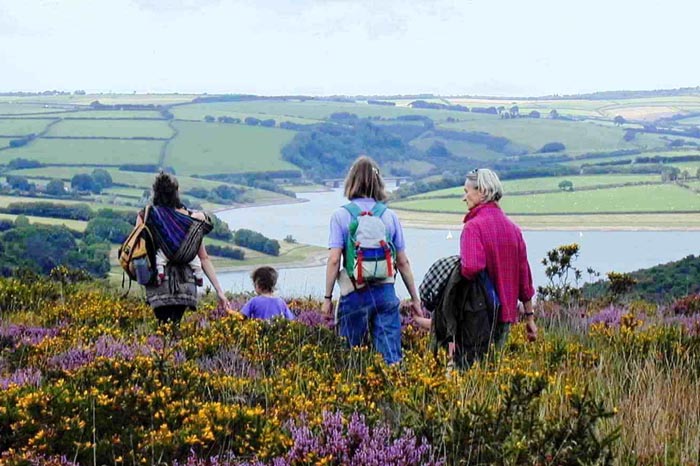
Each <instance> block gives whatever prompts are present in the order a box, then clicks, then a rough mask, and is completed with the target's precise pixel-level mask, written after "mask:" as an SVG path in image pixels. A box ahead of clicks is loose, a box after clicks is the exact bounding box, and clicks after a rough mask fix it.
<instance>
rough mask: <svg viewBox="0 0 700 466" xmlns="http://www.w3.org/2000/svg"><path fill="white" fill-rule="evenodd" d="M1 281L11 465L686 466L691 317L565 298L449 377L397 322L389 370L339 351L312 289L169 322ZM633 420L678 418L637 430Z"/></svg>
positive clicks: (85, 294)
mask: <svg viewBox="0 0 700 466" xmlns="http://www.w3.org/2000/svg"><path fill="white" fill-rule="evenodd" d="M13 286H14V285H12V284H11V283H10V282H7V281H3V279H0V295H1V294H2V292H4V293H6V294H7V296H14V297H13V298H12V299H14V300H15V301H13V303H14V304H13V306H14V307H13V308H12V310H7V308H4V310H3V324H2V325H1V326H0V327H1V328H0V332H1V333H0V451H2V452H5V453H4V454H3V456H2V457H0V463H2V464H7V465H8V466H20V465H21V466H27V465H37V466H38V465H49V466H54V465H55V466H72V465H71V463H70V461H69V460H66V458H68V459H70V460H71V461H73V460H74V461H75V462H76V464H81V465H92V464H151V463H158V464H163V465H168V464H177V465H185V464H187V465H189V466H291V465H294V466H302V465H304V466H306V465H317V464H318V465H321V464H324V465H334V466H340V465H345V464H350V465H352V464H357V465H359V464H362V466H371V465H375V464H376V465H391V464H396V465H412V464H415V465H417V464H439V463H444V464H446V465H460V466H461V465H469V464H543V465H545V464H575V463H577V462H580V463H582V464H607V463H606V462H605V461H606V459H609V456H610V455H611V452H618V451H621V452H626V453H624V454H625V455H627V456H624V457H623V458H622V459H621V460H620V464H628V463H629V464H641V463H643V462H645V464H657V463H661V462H663V461H666V463H667V464H694V462H695V461H696V459H697V458H698V454H699V452H698V450H699V449H700V448H699V447H698V444H697V442H696V440H697V436H696V435H695V434H696V433H697V432H698V431H700V397H695V398H694V397H693V395H692V394H696V393H700V382H699V381H698V377H697V359H698V358H697V348H698V344H700V334H699V333H698V328H699V326H698V320H697V318H696V317H697V315H698V314H695V315H694V316H690V317H688V316H684V315H682V314H679V315H675V313H674V314H673V315H668V316H666V320H665V321H664V320H663V317H664V316H663V315H661V313H658V312H646V311H644V310H641V309H640V310H637V309H636V308H632V307H628V308H622V307H619V306H617V307H609V308H606V309H604V310H602V311H601V312H599V313H598V314H596V315H593V316H592V317H590V318H588V317H586V316H585V312H582V310H581V309H577V308H573V309H572V310H571V313H570V315H567V317H566V319H558V320H557V319H552V320H553V322H551V323H549V322H548V325H546V326H545V325H543V326H542V327H541V332H540V337H539V339H538V340H537V341H535V342H528V341H527V338H526V332H525V329H524V325H523V324H514V325H513V326H512V328H511V331H510V335H509V337H508V341H507V343H506V344H505V345H504V346H503V347H502V348H501V349H500V350H499V351H496V352H494V353H493V354H492V355H490V356H489V357H488V358H484V359H483V360H482V361H479V362H478V363H476V364H474V366H472V367H471V368H470V369H469V370H468V371H464V372H449V373H447V372H446V370H445V369H446V368H445V363H444V361H446V359H447V356H446V353H445V351H444V350H440V351H439V352H438V353H437V357H435V356H434V354H433V352H432V351H431V349H430V347H429V338H430V337H429V335H428V334H427V333H426V332H422V331H418V330H416V329H415V328H414V327H413V326H412V325H411V322H410V319H404V322H403V326H402V344H403V350H404V352H403V354H404V359H403V361H402V363H401V364H399V365H396V366H387V365H386V364H384V362H383V360H382V358H381V356H380V355H378V354H377V353H376V352H375V351H374V350H373V349H372V348H371V346H370V345H368V346H361V347H357V348H352V349H350V348H348V346H347V342H346V341H345V340H344V339H342V338H340V337H339V336H338V335H337V332H335V331H334V328H333V326H332V317H331V316H326V315H322V314H320V308H321V303H320V302H319V301H317V300H313V299H291V300H289V301H288V303H289V305H290V308H291V309H292V310H293V311H294V312H295V314H296V315H297V316H298V318H297V320H296V321H294V322H290V321H286V320H284V319H276V320H273V321H269V322H268V321H260V320H256V319H243V318H241V316H240V314H239V313H236V312H225V311H217V310H215V309H214V306H215V304H214V302H213V297H212V296H210V297H208V298H206V299H204V302H203V304H201V305H200V306H199V310H198V311H196V312H188V313H187V314H186V315H185V318H184V320H183V321H182V322H181V324H180V325H179V327H177V328H173V327H172V326H170V327H167V326H160V325H159V324H158V323H157V321H156V319H155V318H154V316H153V312H152V310H150V309H149V308H147V307H146V306H145V305H144V304H143V303H142V302H141V301H139V300H136V299H134V300H129V299H120V298H119V297H117V296H116V295H115V294H113V293H111V292H105V291H101V290H100V289H99V287H96V286H91V285H90V284H88V285H83V284H75V285H71V287H73V288H72V289H71V290H69V291H67V292H65V293H64V295H63V296H62V297H60V299H58V298H57V299H55V300H49V301H44V302H43V304H42V305H37V302H38V301H36V300H34V301H32V302H31V303H30V305H27V306H26V307H22V305H21V301H17V300H16V299H15V297H16V296H19V295H18V294H17V292H16V291H13V290H12V287H13ZM23 286H24V288H22V292H21V295H22V296H24V295H26V296H34V295H41V296H45V294H43V292H42V291H41V290H38V291H37V290H34V289H33V288H32V287H31V285H26V284H25V285H23ZM37 286H39V285H38V284H37ZM3 290H4V291H3ZM0 298H1V296H0ZM28 299H29V298H28ZM246 300H247V297H245V298H243V297H240V298H239V299H238V300H233V301H232V302H231V304H230V306H229V307H230V308H231V309H233V310H234V311H235V310H236V309H240V307H242V305H243V304H244V303H245V301H246ZM541 311H542V310H541V309H537V311H536V313H537V315H538V316H541V315H542V312H541ZM669 314H670V311H669ZM638 315H639V316H644V318H645V322H643V324H642V323H641V321H640V320H639V319H638V317H637V316H638ZM574 319H577V320H576V321H577V322H579V323H580V325H577V326H572V325H570V323H571V322H570V321H573V320H574ZM654 319H656V320H654ZM29 322H31V325H32V326H30V325H28V323H29ZM560 322H562V323H563V324H565V325H560ZM670 324H673V325H670ZM657 375H661V376H662V377H658V376H657ZM640 377H642V378H643V377H647V378H648V380H650V381H654V380H657V379H658V380H659V382H658V383H657V382H654V383H656V384H657V385H658V384H663V389H660V388H658V387H657V385H653V384H652V385H648V384H640V383H638V380H639V379H640ZM668 380H672V381H674V382H673V384H675V385H673V384H671V383H668ZM672 385H673V386H672ZM619 387H624V388H625V389H624V390H621V389H620V388H619ZM667 387H668V388H669V390H670V389H673V390H674V391H673V393H675V395H673V396H666V391H665V390H666V388H667ZM630 393H633V394H634V395H630ZM686 394H687V395H686ZM694 400H697V401H694ZM673 403H675V404H673ZM618 407H619V408H620V409H619V411H617V410H616V408H618ZM615 413H616V414H615ZM621 419H631V420H633V421H632V422H625V423H621ZM638 419H642V420H643V419H660V420H662V421H663V422H666V423H667V424H668V425H669V426H673V428H670V427H669V428H667V429H666V430H665V431H664V430H663V429H661V428H659V429H657V428H656V426H655V428H654V429H652V431H650V432H651V433H649V434H645V431H644V430H643V429H644V426H645V425H651V424H650V423H648V422H638V421H637V420H638ZM678 426H679V427H678ZM676 427H678V428H676ZM618 428H619V429H621V432H622V435H621V438H622V440H620V441H619V442H616V441H615V440H614V435H613V436H611V433H615V432H616V431H617V429H618ZM412 432H413V433H415V434H413V433H412ZM678 432H680V433H678ZM424 438H425V439H428V441H425V440H423V439H424ZM642 450H643V451H644V456H643V457H642V456H641V455H640V454H638V453H637V452H640V451H642ZM39 452H40V453H41V456H40V455H39ZM64 455H65V456H64ZM479 458H481V460H484V461H481V463H479V461H480V460H479ZM431 462H432V463H431Z"/></svg>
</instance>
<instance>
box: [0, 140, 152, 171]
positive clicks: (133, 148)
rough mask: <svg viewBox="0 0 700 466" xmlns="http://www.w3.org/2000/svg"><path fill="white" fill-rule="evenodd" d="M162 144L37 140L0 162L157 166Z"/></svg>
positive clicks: (4, 156) (7, 155)
mask: <svg viewBox="0 0 700 466" xmlns="http://www.w3.org/2000/svg"><path fill="white" fill-rule="evenodd" d="M162 145H163V141H128V140H122V141H118V140H99V139H38V140H35V141H32V142H31V143H30V144H28V145H26V146H23V147H19V148H16V149H11V150H8V151H5V152H4V153H3V154H0V160H4V161H9V160H11V159H14V158H20V157H21V158H25V159H32V160H36V161H38V162H43V163H59V164H69V165H78V164H97V165H102V164H104V165H121V164H125V163H137V164H148V163H151V164H156V163H158V159H159V157H160V150H161V147H162Z"/></svg>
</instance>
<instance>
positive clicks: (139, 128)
mask: <svg viewBox="0 0 700 466" xmlns="http://www.w3.org/2000/svg"><path fill="white" fill-rule="evenodd" d="M172 135H173V130H172V129H171V128H170V127H169V126H168V123H167V122H166V121H164V120H163V121H150V120H111V121H104V120H62V121H60V122H59V123H57V124H55V125H53V126H52V127H51V129H50V130H49V132H48V134H47V136H73V137H112V138H133V137H151V138H170V137H172ZM144 163H146V162H144Z"/></svg>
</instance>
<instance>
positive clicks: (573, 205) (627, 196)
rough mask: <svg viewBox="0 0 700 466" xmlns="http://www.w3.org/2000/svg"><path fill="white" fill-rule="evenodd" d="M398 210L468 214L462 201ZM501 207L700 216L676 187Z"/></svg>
mask: <svg viewBox="0 0 700 466" xmlns="http://www.w3.org/2000/svg"><path fill="white" fill-rule="evenodd" d="M391 206H392V207H393V208H396V209H402V208H403V209H409V210H425V211H432V212H454V213H460V212H464V210H465V206H464V203H463V202H462V201H461V200H459V199H456V198H454V199H420V200H408V201H401V202H395V203H392V204H391ZM501 206H502V207H503V210H505V211H506V212H507V213H508V214H513V215H517V214H574V213H586V214H595V213H604V212H620V213H622V212H633V213H642V212H669V213H672V212H674V211H676V212H678V211H698V212H700V195H698V194H694V193H692V192H691V191H689V190H687V189H684V188H681V187H679V186H676V185H668V184H666V185H659V186H631V187H624V188H613V189H597V190H593V191H574V192H571V193H569V192H566V193H565V192H561V193H551V194H533V195H530V196H510V197H509V196H505V197H504V198H503V200H502V201H501Z"/></svg>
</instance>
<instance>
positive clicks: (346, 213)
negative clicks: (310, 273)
mask: <svg viewBox="0 0 700 466" xmlns="http://www.w3.org/2000/svg"><path fill="white" fill-rule="evenodd" d="M345 197H346V198H347V199H348V201H350V203H349V204H347V205H345V206H343V207H341V208H339V209H338V210H336V211H335V212H334V213H333V216H332V217H331V221H330V235H329V240H328V248H329V254H328V263H327V266H326V288H325V293H326V294H325V296H324V301H323V308H322V309H323V312H325V313H327V314H329V313H330V312H331V308H332V301H333V289H334V287H335V283H336V281H337V282H338V284H339V288H340V302H339V304H338V310H337V320H338V327H339V331H340V335H341V336H343V337H345V338H347V340H348V343H349V344H350V345H351V346H358V345H362V344H364V343H365V340H366V339H367V337H368V335H370V334H371V338H372V340H371V341H372V343H373V345H374V348H375V349H376V350H377V351H379V352H380V353H381V354H382V356H383V357H384V360H385V361H386V362H387V363H388V364H394V363H397V362H399V361H401V317H400V314H399V299H398V297H397V296H396V292H395V290H394V278H395V274H394V270H396V271H398V272H399V273H400V274H401V278H402V280H403V282H404V284H405V285H406V288H407V289H408V292H409V294H410V295H411V305H412V306H413V307H414V308H416V309H417V310H419V309H420V305H421V304H420V298H419V296H418V293H417V292H416V286H415V282H414V279H413V272H412V271H411V265H410V262H409V260H408V256H407V255H406V243H405V240H404V235H403V229H402V228H401V223H400V222H399V219H398V217H397V216H396V214H395V213H394V212H393V211H392V210H391V209H388V208H386V206H385V205H384V204H383V203H384V201H386V200H387V194H386V191H385V188H384V181H383V180H382V177H381V175H380V173H379V168H378V167H377V164H376V163H375V162H374V160H372V159H371V158H369V157H367V156H361V157H359V158H358V159H357V160H356V161H355V163H353V165H352V167H351V168H350V171H349V172H348V175H347V178H346V179H345ZM353 211H354V212H355V214H353ZM373 213H375V214H376V216H377V217H379V219H380V220H381V223H383V228H381V227H382V225H381V224H379V228H380V230H383V232H385V233H386V236H387V240H388V241H387V243H389V244H390V246H391V248H392V249H393V251H392V257H391V259H389V258H387V260H388V261H389V262H394V260H395V263H393V264H386V266H387V268H388V270H389V271H391V273H388V274H387V276H386V277H385V278H383V279H381V280H367V281H364V280H362V272H361V271H360V269H361V268H359V269H358V270H357V272H355V273H353V270H352V269H353V264H352V262H353V261H354V260H356V259H357V257H362V251H359V249H358V250H357V251H355V245H354V244H351V243H352V242H351V243H349V242H348V238H349V237H350V235H351V234H352V233H351V228H357V218H358V214H359V215H361V216H372V215H373ZM376 225H377V223H376V222H375V227H376ZM359 246H361V245H360V244H359V243H358V248H359ZM384 247H388V246H386V245H385V246H384ZM356 253H357V254H358V256H357V257H356ZM388 255H389V254H388V253H387V256H388ZM350 256H352V257H350ZM341 259H342V260H343V268H342V269H341ZM379 260H383V259H382V258H381V257H380V258H379ZM349 264H350V265H349ZM394 267H395V269H394Z"/></svg>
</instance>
